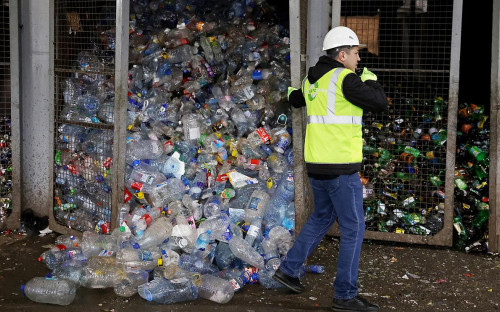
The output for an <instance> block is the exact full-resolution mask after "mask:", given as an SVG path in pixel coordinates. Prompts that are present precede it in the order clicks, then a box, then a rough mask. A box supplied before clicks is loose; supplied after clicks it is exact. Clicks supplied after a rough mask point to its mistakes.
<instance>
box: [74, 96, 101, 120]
mask: <svg viewBox="0 0 500 312" xmlns="http://www.w3.org/2000/svg"><path fill="white" fill-rule="evenodd" d="M76 105H77V107H78V109H79V112H80V114H82V115H83V116H87V117H92V116H95V115H96V114H97V112H98V111H99V108H101V103H100V101H99V99H98V98H97V97H95V96H93V95H90V94H85V95H82V96H80V97H79V98H78V100H77V101H76Z"/></svg>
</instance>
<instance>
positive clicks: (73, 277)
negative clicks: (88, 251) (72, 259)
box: [52, 260, 85, 287]
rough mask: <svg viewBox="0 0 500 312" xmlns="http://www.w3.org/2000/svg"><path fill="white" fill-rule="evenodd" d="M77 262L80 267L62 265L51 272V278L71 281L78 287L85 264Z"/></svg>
mask: <svg viewBox="0 0 500 312" xmlns="http://www.w3.org/2000/svg"><path fill="white" fill-rule="evenodd" d="M78 261H79V262H80V263H81V264H80V266H73V265H67V264H66V263H64V264H63V265H62V266H60V267H57V268H55V269H54V270H53V271H52V277H55V278H57V279H64V280H69V281H72V282H74V283H75V284H76V286H77V287H78V286H79V285H80V280H81V278H82V275H83V270H84V265H83V263H84V262H85V261H81V260H78Z"/></svg>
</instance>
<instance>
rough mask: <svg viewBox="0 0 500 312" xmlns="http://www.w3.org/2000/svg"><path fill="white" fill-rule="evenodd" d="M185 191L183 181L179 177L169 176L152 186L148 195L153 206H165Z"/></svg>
mask: <svg viewBox="0 0 500 312" xmlns="http://www.w3.org/2000/svg"><path fill="white" fill-rule="evenodd" d="M185 192H186V188H185V185H184V183H183V182H182V181H181V180H180V179H177V178H171V179H168V180H166V181H165V182H164V183H162V184H160V185H158V186H156V187H155V188H153V190H152V191H151V192H150V194H149V195H150V200H151V204H153V206H155V207H165V205H167V204H168V203H169V202H171V201H174V200H181V199H182V196H183V195H184V193H185Z"/></svg>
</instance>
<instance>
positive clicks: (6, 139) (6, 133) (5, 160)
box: [0, 117, 12, 229]
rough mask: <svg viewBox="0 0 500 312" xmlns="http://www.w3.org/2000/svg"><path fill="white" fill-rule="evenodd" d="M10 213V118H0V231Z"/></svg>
mask: <svg viewBox="0 0 500 312" xmlns="http://www.w3.org/2000/svg"><path fill="white" fill-rule="evenodd" d="M11 212H12V145H11V123H10V118H8V117H1V118H0V229H2V228H3V224H4V222H5V219H6V218H7V217H8V216H9V215H10V213H11Z"/></svg>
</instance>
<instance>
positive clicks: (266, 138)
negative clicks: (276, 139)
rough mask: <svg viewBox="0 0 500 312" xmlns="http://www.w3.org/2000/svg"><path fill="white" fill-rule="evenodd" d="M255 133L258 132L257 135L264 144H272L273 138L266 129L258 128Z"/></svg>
mask: <svg viewBox="0 0 500 312" xmlns="http://www.w3.org/2000/svg"><path fill="white" fill-rule="evenodd" d="M255 132H257V134H258V135H259V137H260V139H261V140H262V142H263V143H266V144H267V143H269V142H271V137H270V136H269V134H268V133H267V132H266V130H265V129H264V128H262V127H261V128H257V129H256V130H255Z"/></svg>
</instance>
